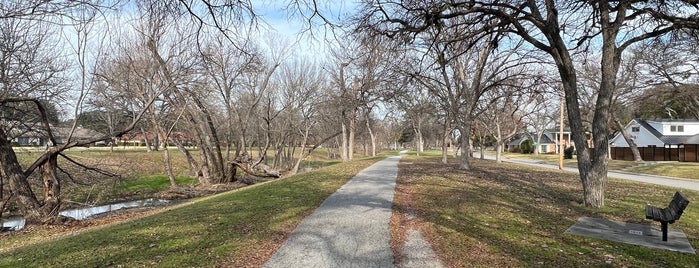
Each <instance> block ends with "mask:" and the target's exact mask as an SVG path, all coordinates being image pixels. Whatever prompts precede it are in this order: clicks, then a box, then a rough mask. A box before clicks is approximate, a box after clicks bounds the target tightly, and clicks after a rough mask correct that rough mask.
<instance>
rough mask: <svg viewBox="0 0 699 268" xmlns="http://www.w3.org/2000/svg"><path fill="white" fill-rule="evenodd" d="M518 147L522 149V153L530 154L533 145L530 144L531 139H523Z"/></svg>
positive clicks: (532, 150)
mask: <svg viewBox="0 0 699 268" xmlns="http://www.w3.org/2000/svg"><path fill="white" fill-rule="evenodd" d="M520 148H521V149H522V153H523V154H531V153H533V152H534V145H533V144H532V141H531V140H526V141H523V142H522V145H521V146H520Z"/></svg>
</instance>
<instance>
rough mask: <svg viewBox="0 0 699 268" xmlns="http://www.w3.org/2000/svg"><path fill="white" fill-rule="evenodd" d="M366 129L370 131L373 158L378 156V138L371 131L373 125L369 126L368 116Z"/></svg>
mask: <svg viewBox="0 0 699 268" xmlns="http://www.w3.org/2000/svg"><path fill="white" fill-rule="evenodd" d="M367 114H368V113H367ZM366 128H367V130H368V131H369V139H371V156H376V137H375V136H374V131H373V130H372V129H371V125H370V124H369V116H368V115H367V117H366Z"/></svg>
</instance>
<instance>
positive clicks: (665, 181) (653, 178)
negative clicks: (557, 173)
mask: <svg viewBox="0 0 699 268" xmlns="http://www.w3.org/2000/svg"><path fill="white" fill-rule="evenodd" d="M475 155H476V156H480V154H478V153H475ZM485 158H486V159H495V156H494V155H488V154H486V155H485ZM502 161H504V162H510V163H518V164H525V165H530V166H536V167H543V168H550V169H558V165H551V164H542V163H541V161H539V160H527V159H512V158H504V157H503V158H502ZM563 170H565V171H569V172H574V173H578V169H577V168H573V167H563ZM607 176H608V177H611V178H617V179H623V180H631V181H638V182H645V183H651V184H657V185H663V186H669V187H674V188H682V189H689V190H694V191H699V180H691V179H683V178H675V177H667V176H657V175H649V174H638V173H631V172H623V171H609V172H607Z"/></svg>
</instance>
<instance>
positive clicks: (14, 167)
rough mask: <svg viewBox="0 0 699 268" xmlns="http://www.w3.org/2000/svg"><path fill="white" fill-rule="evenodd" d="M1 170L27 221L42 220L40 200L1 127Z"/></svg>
mask: <svg viewBox="0 0 699 268" xmlns="http://www.w3.org/2000/svg"><path fill="white" fill-rule="evenodd" d="M0 171H1V172H2V173H1V174H2V177H3V178H4V179H7V181H8V182H9V186H10V191H11V192H12V193H13V195H14V196H16V197H17V199H18V200H17V201H18V202H19V203H20V204H21V208H22V209H24V211H22V213H23V214H24V217H25V218H26V220H27V222H39V221H40V220H41V219H40V217H41V214H40V213H39V207H40V204H39V201H38V200H37V199H36V196H35V195H34V192H32V188H31V187H30V185H29V182H28V181H27V177H26V176H25V175H24V172H23V171H22V166H20V164H19V161H18V160H17V155H16V154H15V151H13V150H12V145H11V144H10V143H9V142H8V139H7V135H6V134H5V132H4V131H3V130H2V129H0Z"/></svg>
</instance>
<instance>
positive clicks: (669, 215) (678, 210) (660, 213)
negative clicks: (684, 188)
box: [646, 192, 689, 241]
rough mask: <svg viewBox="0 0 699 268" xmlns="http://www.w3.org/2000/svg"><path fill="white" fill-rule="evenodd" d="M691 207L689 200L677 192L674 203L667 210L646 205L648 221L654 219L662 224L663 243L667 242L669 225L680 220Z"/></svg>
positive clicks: (673, 198)
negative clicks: (685, 210) (689, 206)
mask: <svg viewBox="0 0 699 268" xmlns="http://www.w3.org/2000/svg"><path fill="white" fill-rule="evenodd" d="M687 205H689V200H688V199H687V198H686V197H685V196H684V195H682V193H680V192H676V193H675V196H673V197H672V201H670V204H669V205H668V206H667V207H666V208H659V207H654V206H651V205H650V204H647V205H646V219H652V220H654V221H659V222H660V228H661V230H662V231H663V241H667V224H668V223H675V221H676V220H679V219H680V216H682V213H683V212H684V209H685V208H687Z"/></svg>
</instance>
